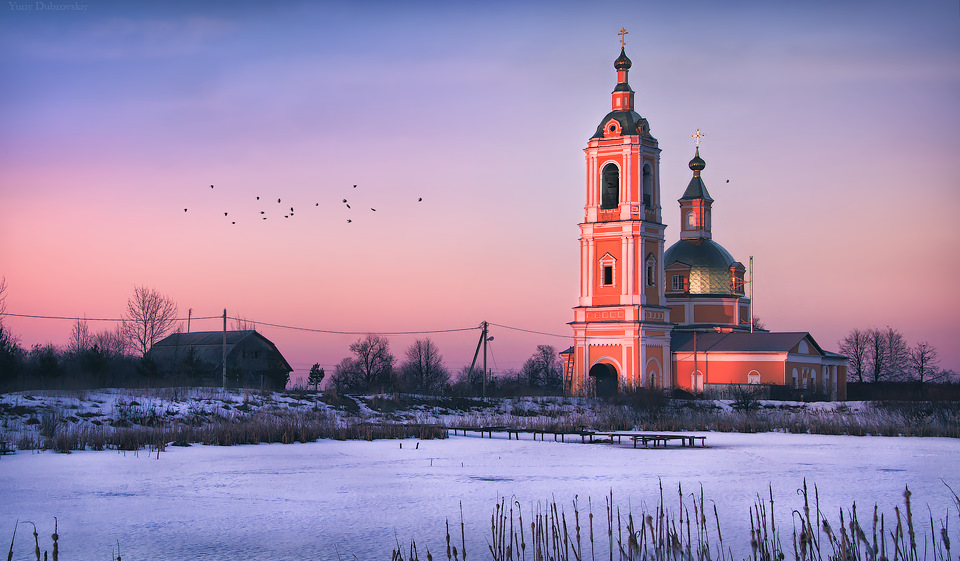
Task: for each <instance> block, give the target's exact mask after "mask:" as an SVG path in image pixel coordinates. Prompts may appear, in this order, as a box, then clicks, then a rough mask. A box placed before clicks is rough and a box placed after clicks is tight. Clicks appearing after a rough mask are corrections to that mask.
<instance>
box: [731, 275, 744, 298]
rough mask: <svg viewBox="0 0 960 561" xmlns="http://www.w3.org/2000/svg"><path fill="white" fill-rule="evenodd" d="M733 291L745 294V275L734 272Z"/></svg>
mask: <svg viewBox="0 0 960 561" xmlns="http://www.w3.org/2000/svg"><path fill="white" fill-rule="evenodd" d="M733 292H734V294H743V275H741V274H737V273H734V274H733Z"/></svg>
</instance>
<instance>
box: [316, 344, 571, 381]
mask: <svg viewBox="0 0 960 561" xmlns="http://www.w3.org/2000/svg"><path fill="white" fill-rule="evenodd" d="M350 352H351V356H348V357H346V358H344V359H343V360H341V361H340V362H339V363H338V364H337V365H336V368H335V370H334V373H333V375H332V376H331V378H330V386H331V387H333V388H334V389H335V390H336V391H337V392H341V393H342V392H351V393H357V392H360V393H363V392H378V393H383V392H413V393H425V394H435V395H440V394H455V395H481V394H483V393H486V394H487V395H501V394H505V393H511V394H517V393H540V394H556V393H559V392H560V391H561V388H562V379H563V376H562V363H561V360H560V355H559V354H558V353H557V351H556V350H555V349H554V348H553V347H551V346H550V345H538V346H537V349H536V351H534V353H533V354H532V355H531V356H530V358H528V359H527V360H526V361H525V362H524V364H523V367H522V368H521V370H520V371H507V372H501V373H499V374H498V375H496V376H493V375H488V376H487V379H486V392H484V388H483V384H484V376H483V370H482V369H481V368H479V367H476V366H472V367H471V366H466V365H465V366H463V367H462V368H461V369H460V370H459V371H457V372H451V371H450V369H449V368H448V367H447V366H446V365H445V364H444V361H443V355H441V354H440V350H439V348H438V347H437V345H436V343H434V342H433V341H432V340H431V339H429V338H425V339H417V340H416V341H414V342H413V343H412V344H411V345H410V346H409V347H407V349H406V350H405V351H404V354H403V360H402V361H401V362H400V363H399V364H398V363H397V357H395V356H394V355H393V353H392V352H391V350H390V341H389V339H387V338H386V337H385V336H383V335H379V334H368V335H366V336H364V337H361V338H360V339H358V340H356V341H355V342H353V343H352V344H351V345H350ZM321 379H322V376H321ZM311 385H313V384H312V383H311Z"/></svg>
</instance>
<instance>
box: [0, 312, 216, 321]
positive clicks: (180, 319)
mask: <svg viewBox="0 0 960 561" xmlns="http://www.w3.org/2000/svg"><path fill="white" fill-rule="evenodd" d="M3 315H5V316H11V317H16V318H31V319H65V320H71V321H81V320H82V321H112V322H118V321H119V322H127V321H133V322H136V321H140V320H135V319H129V318H88V317H80V316H40V315H35V314H11V313H6V312H5V313H4V314H3ZM221 318H223V316H207V317H196V318H191V319H221ZM187 319H188V318H173V319H172V320H170V321H187ZM231 319H232V318H231Z"/></svg>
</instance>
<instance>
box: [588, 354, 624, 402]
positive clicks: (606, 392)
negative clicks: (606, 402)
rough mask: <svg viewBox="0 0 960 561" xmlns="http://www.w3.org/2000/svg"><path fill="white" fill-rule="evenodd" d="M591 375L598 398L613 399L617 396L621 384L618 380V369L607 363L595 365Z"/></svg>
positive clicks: (591, 369)
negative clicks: (612, 397)
mask: <svg viewBox="0 0 960 561" xmlns="http://www.w3.org/2000/svg"><path fill="white" fill-rule="evenodd" d="M589 375H590V376H591V377H593V383H594V386H595V387H596V388H597V397H611V396H614V395H617V390H618V389H619V388H620V383H619V381H618V380H617V369H616V368H615V367H614V366H613V365H611V364H606V363H603V362H601V363H598V364H594V365H593V366H592V367H591V368H590V372H589Z"/></svg>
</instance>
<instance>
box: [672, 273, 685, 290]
mask: <svg viewBox="0 0 960 561" xmlns="http://www.w3.org/2000/svg"><path fill="white" fill-rule="evenodd" d="M672 281H673V282H672V286H673V290H674V291H675V292H683V291H684V286H685V285H686V282H684V281H686V279H685V278H684V276H683V275H673V279H672Z"/></svg>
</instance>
